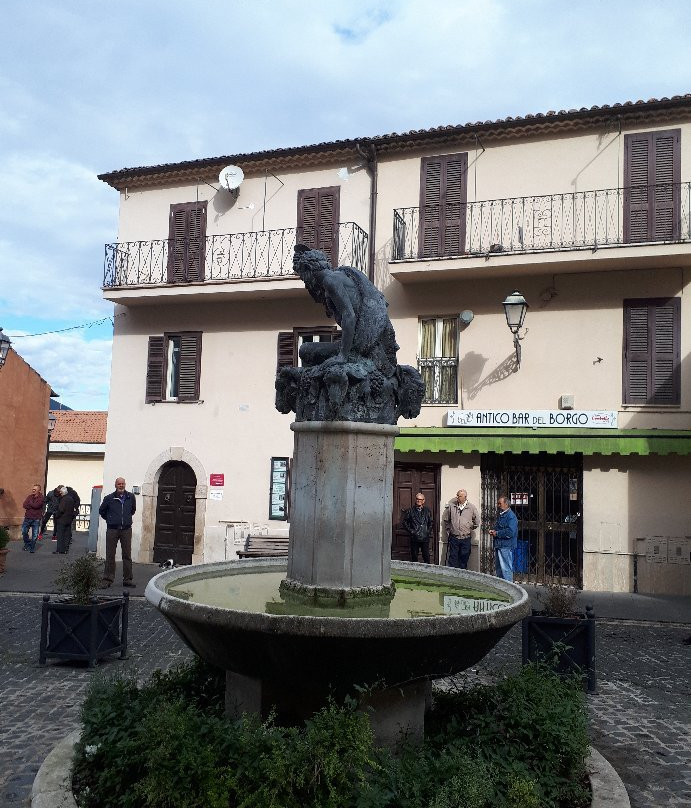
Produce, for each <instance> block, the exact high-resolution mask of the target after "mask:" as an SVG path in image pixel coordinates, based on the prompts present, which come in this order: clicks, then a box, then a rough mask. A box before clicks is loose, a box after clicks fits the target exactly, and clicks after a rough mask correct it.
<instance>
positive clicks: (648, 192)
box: [391, 182, 691, 281]
mask: <svg viewBox="0 0 691 808" xmlns="http://www.w3.org/2000/svg"><path fill="white" fill-rule="evenodd" d="M690 209H691V183H689V182H684V183H674V184H658V185H651V186H645V185H643V186H631V187H628V188H610V189H605V190H599V191H578V192H573V193H566V194H550V195H545V196H522V197H515V198H508V199H491V200H487V201H480V202H466V203H456V204H454V205H447V206H440V205H436V206H435V205H430V206H427V207H426V208H423V209H421V208H398V209H396V210H394V224H393V243H392V255H391V262H392V266H391V272H392V274H393V275H394V276H395V277H397V278H398V279H399V280H404V281H405V280H420V279H423V278H422V274H425V275H426V276H427V277H429V272H430V271H431V272H433V273H434V272H435V271H436V272H443V273H444V275H445V276H447V277H448V276H452V275H454V274H458V275H465V274H468V273H467V272H466V270H470V274H477V273H473V270H486V268H487V264H488V262H490V263H491V265H492V268H493V270H494V269H495V268H497V267H499V268H502V267H503V268H504V269H505V270H506V272H507V274H510V273H511V271H512V270H516V269H520V270H525V269H526V268H530V267H532V268H536V267H542V268H544V271H548V272H554V271H558V270H559V269H560V268H563V269H566V270H567V271H569V270H570V271H577V270H578V269H579V267H580V266H582V264H583V262H584V261H592V260H593V255H594V254H597V260H598V261H601V262H602V268H603V269H606V268H613V269H617V268H622V267H623V266H624V265H626V266H628V267H631V266H633V265H638V266H641V267H644V266H650V267H655V266H679V265H680V264H688V263H690V262H691V251H689V249H688V246H687V245H688V243H689V242H690V241H691V221H690V218H689V211H690ZM631 247H636V248H637V249H636V251H635V253H634V252H632V251H631V249H630V248H631ZM403 262H409V263H408V264H404V263H403ZM632 262H633V264H632ZM449 270H452V272H451V273H449ZM453 270H455V273H454V272H453ZM416 275H418V276H419V277H417V278H416V277H415V276H416Z"/></svg>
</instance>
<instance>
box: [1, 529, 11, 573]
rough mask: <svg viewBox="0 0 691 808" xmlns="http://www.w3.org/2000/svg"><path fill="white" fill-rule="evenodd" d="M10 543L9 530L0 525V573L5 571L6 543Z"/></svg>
mask: <svg viewBox="0 0 691 808" xmlns="http://www.w3.org/2000/svg"><path fill="white" fill-rule="evenodd" d="M9 543H10V531H9V530H8V529H7V528H6V527H3V526H2V525H0V575H2V573H3V572H4V571H5V563H6V560H7V553H9V550H8V549H7V545H8V544H9Z"/></svg>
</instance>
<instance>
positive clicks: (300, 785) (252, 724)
mask: <svg viewBox="0 0 691 808" xmlns="http://www.w3.org/2000/svg"><path fill="white" fill-rule="evenodd" d="M223 691H224V676H223V673H222V672H220V671H216V670H215V669H213V668H211V667H210V666H208V665H206V664H205V663H202V662H200V661H199V660H196V661H194V662H192V663H191V664H186V665H183V666H180V667H178V668H176V669H174V670H172V671H170V672H168V673H160V672H159V673H157V674H155V675H154V677H153V678H152V679H151V680H150V681H149V682H148V683H147V684H146V685H144V686H143V687H137V685H136V683H135V681H134V680H132V679H128V678H123V679H115V680H110V681H107V680H100V681H95V682H94V683H93V684H92V685H91V687H90V689H89V692H88V694H87V698H86V700H85V703H84V707H83V711H82V718H83V726H84V731H83V734H82V738H81V740H80V742H79V744H78V746H77V755H76V761H75V767H74V788H75V793H76V794H77V796H78V804H79V806H80V808H115V807H116V806H117V807H118V808H421V806H424V807H425V808H557V806H559V808H564V806H569V808H571V807H572V806H581V805H584V804H585V801H586V799H587V795H586V794H585V792H584V789H583V786H582V783H583V777H584V774H585V768H584V760H585V754H586V751H587V746H588V740H587V735H586V721H585V719H586V716H585V705H584V695H583V693H582V691H581V690H580V688H579V686H578V683H570V682H564V681H563V680H561V679H560V678H559V677H557V676H556V675H555V674H553V673H552V672H551V671H549V670H548V669H546V668H545V667H544V666H530V667H525V668H523V670H522V671H521V673H520V674H519V675H517V676H514V677H511V678H508V679H505V680H503V681H501V682H499V683H498V684H497V685H495V686H493V687H480V688H475V689H473V690H471V691H467V692H458V693H453V694H439V695H438V697H437V698H436V703H435V707H434V710H433V712H432V714H431V715H430V717H429V718H428V721H427V737H426V739H425V742H424V744H422V745H421V746H416V747H414V746H411V745H409V746H404V747H403V748H402V749H401V750H399V751H398V752H397V754H396V755H393V754H392V753H391V752H389V751H388V750H383V749H378V748H377V747H376V746H375V745H374V741H373V738H372V732H371V729H370V725H369V721H368V720H367V718H366V716H365V715H364V714H363V713H360V712H357V711H355V710H354V709H353V707H352V706H346V707H340V706H337V705H336V704H333V703H331V704H329V705H327V706H326V707H325V708H324V709H322V710H321V711H320V712H319V713H317V714H316V715H314V716H313V717H312V718H311V719H309V720H308V721H306V722H304V724H303V725H302V726H300V727H281V726H278V725H277V724H276V723H275V721H274V720H273V718H270V719H269V720H267V721H265V722H261V721H260V720H259V719H258V718H256V717H251V716H245V717H243V718H242V719H241V720H239V721H230V720H228V719H226V718H225V717H224V716H223V714H222V705H223V698H224V692H223Z"/></svg>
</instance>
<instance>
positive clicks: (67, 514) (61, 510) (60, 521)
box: [53, 485, 74, 555]
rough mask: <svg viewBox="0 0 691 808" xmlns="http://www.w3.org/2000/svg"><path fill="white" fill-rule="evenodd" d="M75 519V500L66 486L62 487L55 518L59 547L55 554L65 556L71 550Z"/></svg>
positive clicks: (54, 551)
mask: <svg viewBox="0 0 691 808" xmlns="http://www.w3.org/2000/svg"><path fill="white" fill-rule="evenodd" d="M73 518H74V500H73V499H72V497H71V496H70V493H69V491H68V490H67V488H66V487H65V486H64V485H61V486H60V502H59V503H58V512H57V513H56V514H55V516H54V517H53V521H54V523H55V532H56V534H57V537H58V546H57V549H56V550H53V553H54V554H55V553H59V554H60V555H65V553H66V552H67V551H68V550H69V549H70V542H71V541H72V519H73Z"/></svg>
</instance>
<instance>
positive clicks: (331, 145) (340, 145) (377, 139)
mask: <svg viewBox="0 0 691 808" xmlns="http://www.w3.org/2000/svg"><path fill="white" fill-rule="evenodd" d="M690 104H691V93H686V94H683V95H673V96H671V98H668V97H666V96H664V97H662V98H650V99H648V100H647V101H643V100H638V101H624V102H623V103H616V104H600V105H595V106H592V107H580V109H569V110H564V109H562V110H559V111H558V112H555V111H554V110H550V111H549V112H547V113H542V112H538V113H529V114H527V115H523V116H520V115H517V116H514V117H512V116H507V117H505V118H498V119H497V120H494V121H493V120H487V121H476V122H475V123H471V122H469V123H466V124H460V125H445V126H444V125H443V126H434V127H430V128H429V129H412V130H410V131H408V132H391V133H389V134H387V135H376V136H374V137H372V136H370V137H362V138H349V139H347V140H333V141H326V142H321V143H314V144H312V145H308V146H291V147H283V148H278V149H267V150H265V151H259V152H246V153H244V154H233V155H226V156H225V157H207V158H202V159H197V160H184V161H181V162H177V163H161V164H159V165H151V166H139V167H131V168H123V169H120V170H118V171H109V172H107V173H105V174H99V175H98V178H99V179H100V180H103V181H104V182H107V183H108V184H109V185H111V186H112V187H113V188H119V187H121V186H122V187H125V185H126V183H127V182H128V181H130V182H131V181H135V180H136V178H141V177H145V176H149V177H150V176H152V175H166V174H167V175H170V176H173V175H178V174H181V173H185V172H187V173H189V172H190V171H192V172H194V171H197V172H198V171H199V170H204V169H207V170H210V169H215V170H217V169H218V167H219V166H223V165H226V164H227V163H240V164H245V165H249V164H250V163H253V162H254V163H258V162H259V161H261V160H267V159H269V160H277V159H280V158H289V157H297V156H301V155H302V156H304V155H309V154H314V153H317V152H332V153H333V152H338V151H343V150H346V151H348V150H353V149H355V148H357V146H358V145H360V144H362V145H367V144H371V145H373V146H376V147H378V148H381V147H382V146H389V147H391V146H400V145H401V144H404V143H406V142H409V141H416V140H420V139H422V140H425V139H430V138H434V137H435V136H438V135H443V134H448V135H451V134H454V135H465V134H473V133H477V132H478V130H482V131H484V132H486V131H488V130H489V131H492V130H500V129H505V128H507V127H509V126H513V127H528V126H529V125H531V124H532V125H533V126H536V125H541V126H547V125H549V124H554V125H560V126H563V125H565V124H568V123H569V122H573V121H577V120H580V119H589V118H595V117H597V116H601V115H612V114H613V113H614V112H616V113H619V112H622V113H624V114H635V113H637V112H640V110H641V108H643V109H644V110H645V111H650V112H654V111H656V110H671V109H675V108H688V107H689V105H690Z"/></svg>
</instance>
